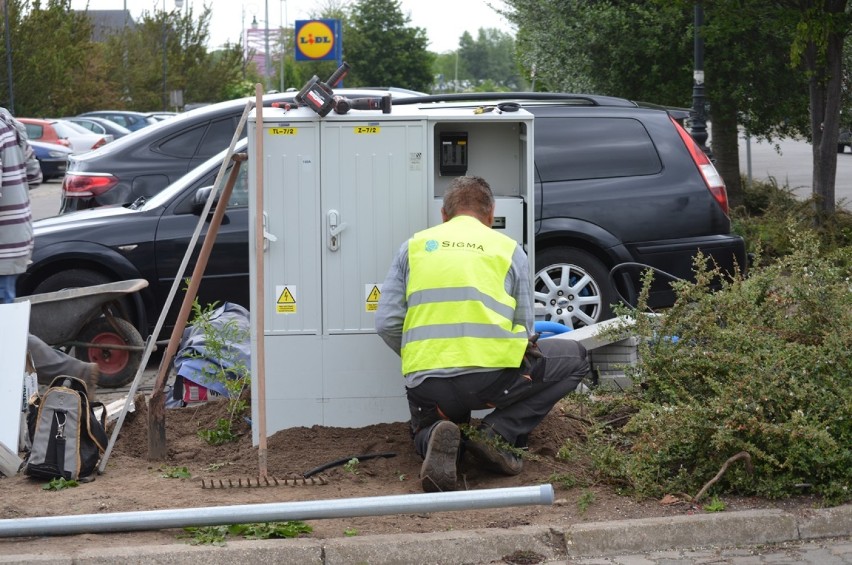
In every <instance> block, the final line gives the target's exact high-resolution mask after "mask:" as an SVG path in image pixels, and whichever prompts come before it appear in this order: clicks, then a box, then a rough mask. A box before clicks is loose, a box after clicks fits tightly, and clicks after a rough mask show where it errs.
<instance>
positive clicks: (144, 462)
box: [0, 395, 817, 555]
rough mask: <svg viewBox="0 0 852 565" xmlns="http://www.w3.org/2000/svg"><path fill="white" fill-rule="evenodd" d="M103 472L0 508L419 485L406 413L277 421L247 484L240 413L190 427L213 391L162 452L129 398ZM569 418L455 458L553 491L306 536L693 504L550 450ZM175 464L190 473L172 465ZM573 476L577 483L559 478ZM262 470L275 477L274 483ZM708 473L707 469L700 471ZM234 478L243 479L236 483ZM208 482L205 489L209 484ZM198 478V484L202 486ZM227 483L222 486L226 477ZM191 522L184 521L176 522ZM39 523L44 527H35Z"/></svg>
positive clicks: (17, 479)
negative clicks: (217, 441)
mask: <svg viewBox="0 0 852 565" xmlns="http://www.w3.org/2000/svg"><path fill="white" fill-rule="evenodd" d="M136 406H137V407H138V408H137V410H136V412H135V413H132V414H129V415H128V416H127V418H126V419H125V421H124V423H123V426H122V428H121V430H120V434H119V437H118V439H117V441H116V443H115V446H114V449H113V451H112V453H111V455H110V458H109V460H108V465H107V466H106V470H105V472H104V473H103V474H101V475H99V476H97V478H96V480H94V481H93V482H88V483H83V484H80V485H79V486H77V487H74V488H66V489H62V490H58V491H49V490H45V489H43V488H42V487H43V486H44V484H45V481H43V480H42V481H38V480H33V479H30V478H28V477H25V476H23V475H22V474H18V475H16V476H14V477H7V478H0V519H20V518H26V517H38V516H73V515H83V514H99V515H108V514H109V513H118V512H139V511H145V510H161V509H177V508H201V507H213V506H230V505H247V504H260V503H271V502H289V501H321V500H331V499H341V498H360V497H379V496H386V495H403V494H416V493H420V492H422V489H421V486H420V481H419V479H418V473H419V470H420V465H421V459H420V458H419V456H417V455H416V454H415V453H414V450H413V448H412V444H411V438H410V434H409V430H408V425H407V423H404V422H400V423H391V424H377V425H372V426H368V427H364V428H331V427H321V426H314V427H310V428H292V429H287V430H283V431H280V432H277V433H276V434H274V435H272V436H271V437H270V438H269V440H268V447H267V477H268V478H270V485H271V486H266V482H265V481H261V484H262V485H263V486H246V484H247V483H249V482H251V484H252V485H256V482H257V479H258V475H259V458H258V450H257V448H256V447H254V446H252V441H251V431H250V429H249V427H248V424H246V423H244V422H241V424H240V425H241V427H240V428H239V432H240V436H239V438H238V440H237V441H235V442H230V443H225V444H223V445H218V446H213V445H209V444H207V443H206V442H205V441H204V440H203V439H201V438H200V437H199V435H198V431H199V430H209V429H213V428H214V427H215V425H216V420H217V419H219V418H221V417H223V415H224V409H225V405H224V403H223V402H210V403H207V404H202V405H198V406H193V407H186V408H180V409H172V410H167V412H166V442H167V446H168V457H167V459H166V460H164V461H149V460H148V450H147V446H148V439H147V434H148V424H147V413H146V409H145V400H144V397H142V396H141V395H140V396H138V397H137V402H136ZM581 437H582V430H581V428H580V424H579V423H578V421H577V420H576V419H575V418H573V417H571V416H570V415H567V414H566V413H565V412H564V407H563V406H561V405H557V406H556V407H555V408H554V409H553V411H551V413H550V414H549V415H548V416H547V418H545V420H544V421H543V422H542V424H541V425H540V426H539V427H538V428H537V429H536V430H535V432H534V433H533V434H532V435H531V437H530V439H529V448H530V449H529V454H528V456H527V457H526V459H525V464H524V470H523V472H522V473H521V474H520V475H517V476H513V477H506V476H500V475H495V474H491V473H488V472H486V471H482V470H479V469H477V468H476V467H475V466H474V465H472V464H471V462H469V461H466V460H462V462H461V464H460V468H459V484H458V488H459V489H468V490H478V489H492V488H507V487H518V486H531V485H541V484H548V483H550V484H553V486H554V488H555V492H556V502H555V504H553V505H548V506H522V507H509V508H494V509H484V510H476V509H473V510H463V511H450V512H435V513H426V514H424V513H411V514H393V515H386V516H367V517H347V518H330V519H323V520H308V521H306V522H307V524H308V525H309V526H311V528H312V532H311V533H310V534H307V535H308V536H309V537H312V538H332V537H343V536H352V535H357V536H368V535H375V534H389V533H395V534H399V533H419V532H440V531H452V530H465V529H475V528H513V527H517V526H525V525H552V526H554V527H559V528H562V527H567V526H569V525H570V524H572V523H577V522H592V521H594V522H597V521H609V520H621V519H628V518H647V517H657V516H672V515H684V514H693V513H700V512H703V510H702V509H701V508H700V507H698V506H695V505H692V504H690V503H687V502H683V501H680V502H678V501H673V500H667V502H668V503H665V504H664V503H661V501H658V500H647V499H646V500H637V499H635V498H631V497H627V496H622V495H619V494H617V492H616V489H615V488H614V487H613V486H611V485H606V484H598V483H596V482H595V480H594V478H593V477H591V476H590V475H589V474H588V471H587V470H582V469H578V468H576V465H575V464H572V463H567V462H565V461H562V460H560V459H559V458H558V457H557V454H558V451H559V449H560V447H561V446H562V445H563V444H564V443H565V442H571V441H580V440H581ZM371 453H385V454H388V455H390V454H393V456H385V457H376V458H372V459H366V458H365V459H364V460H359V461H358V462H357V463H354V462H353V463H351V464H347V465H337V466H334V467H331V468H328V469H326V470H324V471H322V472H321V473H319V474H316V475H314V477H315V480H313V481H310V480H308V481H302V480H294V479H297V478H299V477H301V476H302V475H303V474H304V473H305V472H307V471H309V470H312V469H315V468H317V467H320V466H322V465H324V464H326V463H329V462H332V461H338V460H346V461H349V460H350V459H351V458H352V457H355V456H358V455H364V454H371ZM183 468H186V471H188V473H189V475H190V476H189V478H171V476H176V475H182V474H184V473H182V472H181V473H177V472H175V470H178V469H180V470H182V469H183ZM566 476H569V477H570V476H575V477H579V479H580V480H578V481H577V483H578V486H575V487H571V488H568V487H566V486H565V485H566V484H568V481H560V480H558V477H566ZM273 479H278V484H277V485H276V484H275V481H274V480H273ZM708 479H709V477H708ZM240 482H242V486H239V484H240ZM211 483H212V484H213V486H214V487H216V488H209V487H210V485H211ZM202 485H204V486H205V487H207V488H202ZM230 485H233V486H230ZM722 498H723V500H724V502H725V504H726V508H727V510H729V511H735V510H745V509H756V508H779V509H782V510H786V511H788V512H794V513H797V514H807V513H808V512H809V511H811V510H812V509H813V508H815V505H816V503H817V501H815V500H814V499H810V498H807V497H803V498H796V499H792V500H783V501H770V500H763V499H757V498H749V497H734V496H723V497H722ZM187 525H191V524H187ZM184 533H185V532H184V531H183V530H181V529H169V530H157V531H141V532H129V533H100V534H98V533H86V534H79V535H71V536H53V537H47V538H46V537H38V538H35V537H30V538H6V539H0V555H9V554H19V553H39V552H44V551H48V550H49V547H51V546H52V545H54V544H55V547H57V548H58V547H61V548H62V549H63V550H66V551H73V550H74V548H86V547H92V546H96V547H112V546H114V547H119V546H128V545H140V544H149V543H150V544H167V543H181V541H182V540H181V535H182V534H184ZM45 534H50V532H45Z"/></svg>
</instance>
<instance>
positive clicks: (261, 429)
mask: <svg viewBox="0 0 852 565" xmlns="http://www.w3.org/2000/svg"><path fill="white" fill-rule="evenodd" d="M254 89H255V95H256V96H257V102H256V104H255V108H256V109H257V110H256V113H255V116H256V118H257V121H256V122H255V124H256V126H257V127H255V159H254V166H255V167H256V168H257V169H256V170H257V175H256V176H257V189H256V190H257V194H256V195H255V202H256V205H255V208H254V209H255V226H254V238H255V239H254V241H255V246H254V248H255V273H257V276H256V277H255V280H256V284H257V289H256V293H255V295H256V296H257V300H256V301H255V305H254V307H253V311H252V313H251V317H252V320H253V321H254V324H255V336H256V340H257V343H256V346H255V351H254V353H253V354H254V355H256V357H257V359H256V361H255V364H254V366H255V368H256V373H255V374H254V375H252V378H253V379H255V382H256V383H257V397H256V398H255V399H254V402H257V430H258V432H257V433H258V438H259V439H258V448H257V464H258V473H259V474H260V476H261V477H263V478H266V348H265V347H264V326H265V325H266V324H265V317H264V312H265V311H266V300H265V296H264V285H263V277H264V273H263V270H264V261H263V259H264V257H263V243H264V238H263V166H264V162H265V160H266V156H265V155H264V153H263V86H261V85H260V84H256V85H255V87H254Z"/></svg>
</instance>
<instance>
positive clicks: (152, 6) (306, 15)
mask: <svg viewBox="0 0 852 565" xmlns="http://www.w3.org/2000/svg"><path fill="white" fill-rule="evenodd" d="M205 3H206V4H207V5H212V7H213V15H212V18H211V20H210V47H213V48H215V47H218V46H220V45H222V44H224V43H225V42H226V41H231V42H232V43H235V42H237V41H238V40H239V38H240V34H241V33H242V29H243V28H245V27H249V24H250V23H251V21H252V19H253V18H254V17H257V20H258V22H260V25H259V27H261V28H262V27H263V21H264V20H265V19H266V10H267V7H268V10H269V22H270V26H269V27H270V28H277V27H279V26H280V25H281V24H282V22H284V21H285V20H286V21H287V22H289V24H290V25H291V26H292V25H293V22H295V21H296V20H306V19H310V17H311V15H312V14H313V13H314V12H315V11H318V10H320V9H321V7H322V6H323V5H324V2H323V1H322V0H320V1H316V0H268V1H267V0H245V1H240V0H206V1H205V0H185V2H184V9H186V7H187V6H192V9H193V12H194V13H195V14H198V13H200V11H201V9H202V6H203V5H204V4H205ZM164 4H165V7H166V10H173V9H174V8H175V0H159V1H157V0H72V2H71V8H72V9H75V10H83V9H85V8H86V6H87V5H88V7H89V9H91V10H123V9H124V8H125V7H126V8H127V9H128V10H130V12H131V14H132V15H133V17H134V18H135V17H138V16H139V15H140V14H141V13H142V12H144V11H149V12H150V11H154V10H162V9H163V5H164ZM401 4H402V11H403V13H404V14H406V15H408V16H409V17H410V19H411V21H410V25H414V26H417V27H422V28H424V29H425V30H426V33H427V35H428V36H429V49H430V50H432V51H436V52H438V53H442V52H445V51H453V50H454V49H456V47H457V46H458V40H459V37H460V36H461V35H462V34H463V33H464V32H465V31H468V32H470V34H471V35H472V36H473V37H474V38H476V33H477V30H479V28H481V27H483V28H490V27H494V28H498V29H500V30H501V31H505V32H508V33H512V34H513V35H514V31H513V30H512V28H511V26H510V25H509V22H507V21H506V20H505V18H503V17H501V16H500V15H499V14H497V13H496V12H495V11H494V10H493V9H491V8H490V7H489V5H493V6H497V7H499V8H502V7H503V2H502V0H402V1H401ZM345 41H346V39H345V38H344V42H345Z"/></svg>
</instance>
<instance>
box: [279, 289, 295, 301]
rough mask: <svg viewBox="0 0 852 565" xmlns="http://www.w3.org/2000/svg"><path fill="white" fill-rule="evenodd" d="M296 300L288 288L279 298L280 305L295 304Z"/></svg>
mask: <svg viewBox="0 0 852 565" xmlns="http://www.w3.org/2000/svg"><path fill="white" fill-rule="evenodd" d="M295 303H296V299H295V298H293V295H292V294H290V289H288V288H287V287H286V286H285V287H284V291H283V292H282V293H281V295H280V296H279V297H278V304H295Z"/></svg>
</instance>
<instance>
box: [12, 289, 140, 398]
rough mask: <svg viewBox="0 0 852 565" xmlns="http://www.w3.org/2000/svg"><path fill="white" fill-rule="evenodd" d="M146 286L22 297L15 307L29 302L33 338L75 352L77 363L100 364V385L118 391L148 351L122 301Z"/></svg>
mask: <svg viewBox="0 0 852 565" xmlns="http://www.w3.org/2000/svg"><path fill="white" fill-rule="evenodd" d="M146 286H148V281H146V280H145V279H131V280H127V281H119V282H114V283H107V284H99V285H95V286H85V287H79V288H67V289H64V290H59V291H57V292H46V293H44V294H33V295H30V296H22V297H20V298H17V299H16V302H22V301H25V300H29V301H30V304H31V307H30V333H31V334H33V335H34V336H36V337H38V338H39V339H41V340H42V341H44V342H45V343H47V344H48V345H51V346H53V347H62V348H71V347H73V348H74V356H75V357H77V359H80V360H81V361H85V362H86V363H97V364H98V369H99V370H100V374H101V375H100V379H99V380H98V385H99V386H101V387H106V388H117V387H120V386H124V385H126V384H127V383H129V382H130V381H131V380H133V377H134V376H135V375H136V372H137V370H138V369H139V364H140V363H141V362H142V354H143V352H144V350H145V342H144V341H143V339H142V336H141V335H140V334H139V331H138V330H137V329H136V327H135V326H134V325H133V324H131V323H130V322H129V321H128V320H127V319H126V317H127V314H126V312H122V308H121V304H120V300H121V299H122V298H123V297H125V296H127V295H129V294H132V293H134V292H137V291H139V290H142V289H143V288H145V287H146ZM117 313H121V315H116V314H117ZM122 315H123V316H124V317H122Z"/></svg>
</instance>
